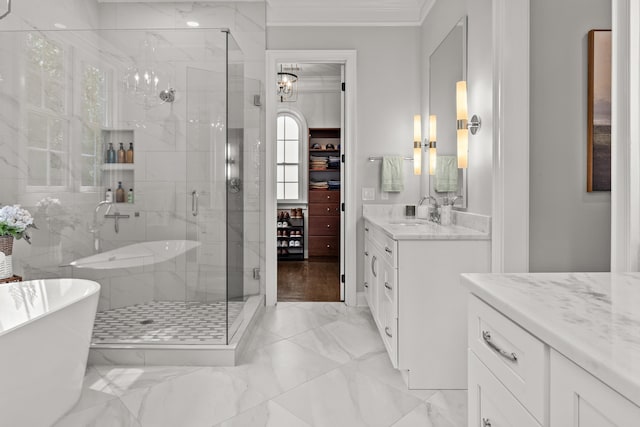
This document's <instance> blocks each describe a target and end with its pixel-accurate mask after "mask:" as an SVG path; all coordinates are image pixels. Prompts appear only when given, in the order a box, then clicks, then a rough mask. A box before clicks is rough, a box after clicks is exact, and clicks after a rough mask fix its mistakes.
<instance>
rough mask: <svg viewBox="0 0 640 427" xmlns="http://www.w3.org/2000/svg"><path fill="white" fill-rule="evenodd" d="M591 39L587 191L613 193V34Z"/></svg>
mask: <svg viewBox="0 0 640 427" xmlns="http://www.w3.org/2000/svg"><path fill="white" fill-rule="evenodd" d="M588 38H589V71H588V96H587V98H588V101H587V102H588V106H587V191H588V192H593V191H611V30H591V31H589V37H588Z"/></svg>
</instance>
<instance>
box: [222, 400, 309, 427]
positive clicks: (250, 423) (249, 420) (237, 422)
mask: <svg viewBox="0 0 640 427" xmlns="http://www.w3.org/2000/svg"><path fill="white" fill-rule="evenodd" d="M215 427H311V426H310V425H309V424H307V423H305V422H304V421H302V420H301V419H300V418H298V417H296V416H295V415H293V414H292V413H291V412H289V411H287V410H286V409H284V408H283V407H282V406H280V405H278V404H277V403H275V402H274V401H272V400H269V401H268V402H265V403H262V404H260V405H258V406H255V407H253V408H251V409H249V410H248V411H245V412H243V413H241V414H240V415H238V416H236V417H233V418H231V419H229V420H226V421H224V422H222V423H220V424H218V425H216V426H215Z"/></svg>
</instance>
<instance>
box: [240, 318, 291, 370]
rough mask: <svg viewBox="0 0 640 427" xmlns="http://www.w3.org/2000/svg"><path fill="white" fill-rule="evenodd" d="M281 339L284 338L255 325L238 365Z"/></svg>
mask: <svg viewBox="0 0 640 427" xmlns="http://www.w3.org/2000/svg"><path fill="white" fill-rule="evenodd" d="M283 339H284V338H283V337H281V336H280V335H277V334H274V333H273V332H270V331H268V330H266V329H265V328H263V327H262V326H260V325H256V326H255V327H254V330H253V331H251V336H250V337H249V341H248V342H247V347H246V349H245V350H244V353H243V355H242V359H241V361H240V363H242V362H246V360H247V358H250V357H251V355H252V354H254V353H255V352H256V351H257V350H259V349H261V348H263V347H266V346H268V345H269V344H273V343H275V342H278V341H281V340H283Z"/></svg>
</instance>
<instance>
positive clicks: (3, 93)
mask: <svg viewBox="0 0 640 427" xmlns="http://www.w3.org/2000/svg"><path fill="white" fill-rule="evenodd" d="M25 3H32V4H31V6H30V7H24V6H25ZM36 3H37V2H34V1H31V2H29V1H27V2H24V3H22V5H21V6H20V7H19V8H18V7H14V13H13V14H12V15H10V18H11V19H10V20H5V21H2V23H0V31H1V30H2V29H5V27H6V29H26V28H34V27H37V28H44V29H47V28H52V27H53V23H52V22H51V21H50V20H48V19H46V18H47V17H55V18H56V19H58V18H60V20H59V21H55V22H63V23H64V22H65V21H63V20H62V18H64V17H66V18H67V20H66V23H70V24H66V23H65V25H68V26H69V27H74V28H92V29H93V28H109V29H118V30H127V29H140V28H146V29H152V28H154V27H156V28H157V27H162V28H187V27H186V24H185V22H184V21H186V20H187V19H190V20H196V21H199V22H200V24H201V28H205V27H215V28H219V27H225V28H229V29H230V30H231V32H232V35H233V36H234V38H235V39H236V40H237V42H238V44H239V45H240V48H241V49H242V50H243V54H244V60H245V65H244V68H245V77H247V79H246V82H245V89H244V99H245V103H244V110H245V113H244V123H243V124H242V125H243V126H244V135H243V140H244V144H243V151H242V153H243V157H244V158H243V160H244V168H243V177H244V179H243V181H244V182H243V186H244V188H243V189H244V193H245V195H244V197H245V200H244V205H245V214H244V229H245V231H244V256H245V264H244V288H245V293H246V294H253V293H256V292H259V291H260V289H264V285H262V286H260V283H259V282H258V281H255V280H254V279H253V278H252V271H253V268H255V267H263V266H264V241H263V238H262V233H260V230H261V229H262V227H263V226H264V224H261V221H262V218H263V217H264V215H262V214H261V212H262V211H261V209H262V207H263V206H264V195H263V194H262V188H263V187H264V171H263V168H262V165H263V164H264V145H263V144H262V143H261V142H262V141H263V139H264V138H263V135H264V119H263V116H264V109H263V107H260V106H255V105H254V104H253V96H254V95H262V96H263V94H264V89H263V88H264V81H263V80H264V77H263V76H264V45H265V24H264V21H265V16H264V3H263V2H243V3H236V4H231V3H229V4H227V3H217V2H216V3H194V4H188V3H180V4H171V3H162V4H151V3H144V4H143V3H135V4H131V3H124V4H121V3H100V4H99V5H96V6H95V8H94V7H88V6H87V5H86V3H92V2H86V1H79V2H74V1H68V0H64V1H60V2H57V4H56V8H53V7H51V6H49V4H48V3H45V4H42V3H39V4H36ZM75 3H82V6H81V7H80V6H79V7H76V6H77V5H75ZM74 5H75V6H74ZM48 8H52V9H56V10H55V11H53V10H52V11H51V13H50V14H47V13H44V12H43V11H42V9H48ZM60 10H63V11H64V10H66V11H67V13H60ZM32 12H33V14H32ZM214 31H215V30H211V31H209V33H210V35H212V34H214ZM134 33H135V35H136V37H138V36H140V34H143V33H144V32H136V31H132V32H128V31H115V32H112V31H101V30H98V31H95V32H91V31H88V32H82V33H73V32H65V31H59V32H56V33H55V36H54V38H56V39H59V40H63V41H66V42H68V43H69V44H70V45H73V46H75V47H74V49H73V51H74V57H76V56H78V53H81V54H86V55H87V56H90V54H93V55H94V56H97V57H99V58H100V59H101V60H102V61H105V62H108V63H109V64H110V65H112V66H113V67H114V69H118V70H123V69H124V68H125V67H124V65H125V64H126V62H127V61H128V60H130V59H131V55H129V58H127V54H123V53H122V52H126V49H125V45H128V47H130V48H135V47H137V46H138V43H137V41H136V42H134V41H133V39H131V36H132V35H133V34H134ZM178 33H182V32H178ZM178 33H173V34H174V36H176V34H178ZM53 34H54V33H52V35H53ZM127 35H128V36H129V37H130V38H129V39H127V37H126V36H127ZM211 37H213V36H211ZM138 38H139V37H138ZM178 38H180V34H178ZM23 39H24V34H23V33H4V34H0V51H1V53H2V54H3V55H4V57H9V58H15V59H16V60H15V61H11V63H10V64H7V63H5V64H3V65H0V75H2V81H1V82H0V148H1V150H0V152H1V153H2V154H0V162H1V163H2V164H3V167H2V168H0V203H3V204H5V203H20V204H22V205H24V206H25V207H27V208H29V210H30V211H32V212H37V211H38V210H41V211H42V210H43V209H44V211H43V212H41V214H42V215H40V218H39V220H38V225H39V227H40V230H37V231H35V232H34V244H33V245H31V246H29V245H26V244H24V243H23V242H18V243H17V244H16V248H15V252H14V267H15V270H16V273H18V274H23V275H25V276H26V278H36V277H38V278H39V277H56V276H71V275H73V276H77V277H87V278H92V279H96V280H98V281H99V282H100V283H101V284H103V292H102V295H101V301H100V309H106V308H110V307H118V306H122V305H130V304H132V303H138V302H143V301H146V300H149V299H184V298H189V299H195V298H198V299H201V298H207V295H208V296H209V297H212V298H213V297H214V295H216V294H218V293H219V292H220V289H223V286H222V288H221V285H222V282H221V281H220V280H217V281H216V280H215V279H212V280H205V281H204V282H203V281H202V280H198V277H200V278H208V279H211V278H215V277H216V274H213V275H212V274H210V273H211V271H210V270H211V269H213V270H217V269H220V268H222V266H221V265H220V260H221V259H223V258H224V251H222V252H219V251H218V252H217V251H216V246H217V247H220V246H221V244H220V242H221V241H222V240H221V239H222V237H223V236H224V233H223V231H222V230H223V229H224V224H223V222H222V220H221V216H220V215H219V213H218V214H217V213H216V209H217V208H216V206H218V204H216V203H215V199H216V198H218V200H219V197H220V195H219V194H218V195H217V196H216V195H212V197H213V199H211V200H209V201H208V203H209V206H211V207H213V208H212V209H211V210H210V211H209V212H208V214H207V217H208V220H207V221H208V224H211V225H210V226H209V227H207V229H206V233H208V235H207V236H206V239H202V241H203V246H202V247H201V248H199V249H198V250H197V252H196V251H191V252H190V253H187V254H186V255H183V256H179V257H177V258H175V259H173V260H170V261H166V262H164V263H162V264H156V265H153V266H151V265H142V266H140V267H136V268H132V269H128V270H126V271H122V270H120V271H109V270H92V271H90V270H78V269H75V268H74V269H72V268H71V267H68V266H67V267H65V265H66V264H68V263H69V262H70V261H72V260H74V259H77V258H81V257H84V256H88V255H91V254H93V253H94V252H95V250H94V233H92V231H91V229H92V222H93V210H94V207H95V205H96V203H97V201H99V200H101V199H102V198H103V192H102V191H103V190H102V188H101V189H100V190H97V191H82V190H81V189H80V186H79V184H78V182H79V181H80V174H79V172H78V170H76V169H75V166H77V164H76V163H77V162H73V161H69V162H68V163H67V164H64V165H63V166H62V168H63V169H64V171H65V173H67V175H68V176H69V177H70V178H69V186H68V188H66V189H56V190H55V191H51V190H52V189H51V188H39V189H34V188H32V187H33V186H27V177H28V176H29V174H30V173H33V171H29V170H28V165H27V156H26V149H25V146H26V142H27V140H28V139H29V138H30V136H29V134H28V132H26V131H25V129H26V127H25V117H24V110H25V108H24V102H25V101H24V85H23V84H22V85H21V84H10V83H9V82H16V83H18V82H20V81H22V80H21V79H22V77H23V73H24V69H22V68H21V67H20V66H19V65H18V64H20V63H21V61H20V60H19V58H21V57H22V56H23V55H24V52H23V46H24V40H23ZM165 41H166V40H165ZM205 46H206V48H207V49H209V50H210V52H211V55H212V56H214V55H215V54H216V53H220V47H219V46H217V42H213V41H211V40H209V41H206V43H205ZM181 47H182V46H181ZM176 50H178V49H176ZM97 52H99V53H97ZM80 56H81V55H80ZM186 62H187V61H186V60H184V59H181V60H174V62H173V63H172V64H171V65H172V70H171V71H172V73H174V75H175V77H176V82H180V81H182V82H185V81H186V72H187V71H186V70H187V67H188V66H187V65H186ZM189 65H190V66H191V67H194V68H197V67H198V66H199V65H200V64H198V61H196V60H193V59H191V63H190V64H189ZM220 67H221V68H220V70H223V65H222V64H221V65H220ZM203 68H205V69H208V68H211V64H208V66H207V67H203ZM214 68H215V67H214ZM213 71H214V72H215V71H217V70H215V69H214V70H213ZM117 73H118V71H117V70H116V71H114V74H117ZM75 77H77V76H75ZM69 79H71V80H72V79H73V77H69ZM117 79H118V77H117V76H114V81H117ZM70 83H73V82H72V81H70ZM176 86H177V87H176V90H177V95H176V102H174V103H173V104H171V105H169V104H165V105H161V106H158V107H154V108H152V109H149V110H145V109H143V108H140V106H139V105H136V104H135V103H133V102H131V101H130V100H128V99H126V98H125V97H123V96H122V95H118V94H117V93H115V92H114V94H113V96H114V99H116V102H115V103H114V107H115V108H113V109H112V110H111V111H110V115H109V123H108V126H107V127H108V128H109V129H124V130H126V131H125V132H124V133H122V134H118V133H117V132H114V135H116V136H115V139H121V138H124V139H125V142H128V141H127V137H128V135H133V139H134V140H135V141H134V146H135V149H136V156H135V166H134V171H133V178H131V179H130V180H131V181H132V182H130V183H127V182H126V181H127V177H126V176H125V177H124V178H123V181H125V186H127V189H128V188H129V187H130V186H131V187H133V188H134V191H135V197H136V203H135V205H131V206H128V205H119V206H118V208H119V210H120V212H121V213H125V214H126V213H128V214H130V219H128V220H122V221H121V222H120V226H121V229H120V232H119V233H117V234H116V233H115V231H114V229H113V223H112V220H108V221H105V223H103V224H102V226H101V227H100V229H99V232H98V234H99V237H100V251H104V250H108V249H112V248H117V247H120V246H123V245H126V244H130V243H135V242H139V241H144V240H158V239H172V238H175V239H183V238H185V236H186V238H188V239H193V238H196V237H198V236H196V235H195V234H194V233H198V231H194V227H193V221H192V219H191V218H189V216H190V212H187V209H188V208H187V206H190V202H189V200H188V198H189V197H190V196H189V188H188V185H187V180H188V173H189V172H190V171H192V166H193V156H191V158H190V157H189V155H188V154H187V150H186V148H187V145H188V144H189V142H188V141H191V140H192V139H191V136H190V129H191V130H193V129H192V128H189V125H188V123H189V119H190V118H193V117H190V115H189V113H188V106H187V103H186V102H185V100H184V97H182V99H180V98H181V96H180V90H181V89H182V92H183V93H185V92H186V91H185V89H186V88H185V87H182V88H181V87H179V83H178V84H176ZM112 89H113V88H112ZM114 90H115V89H114ZM70 105H75V104H73V102H72V103H71V104H70ZM75 106H76V107H77V105H75ZM116 106H117V107H116ZM213 110H214V109H211V108H210V109H209V111H208V113H207V114H208V115H209V117H208V119H217V114H216V117H213V115H214V114H213V113H212V111H213ZM73 111H74V112H73V113H72V118H71V119H70V121H69V123H70V126H69V129H70V131H69V134H68V135H66V136H68V137H69V139H68V141H69V143H70V151H73V150H78V145H79V144H80V143H81V141H79V140H78V138H74V137H73V129H74V125H77V124H78V123H79V122H80V119H79V117H77V114H78V113H76V111H75V110H73ZM234 126H239V124H234ZM211 132H212V131H211V130H208V133H207V135H208V137H209V138H211V139H212V140H215V139H216V136H215V135H214V134H212V133H211ZM214 132H215V131H214ZM102 178H103V179H104V177H102ZM116 180H117V177H116ZM112 181H113V179H112ZM112 189H114V188H112ZM47 197H50V198H54V199H57V200H59V202H60V203H59V204H57V202H54V203H53V204H51V203H49V204H48V206H46V205H47ZM43 201H44V202H43ZM38 202H40V204H41V205H45V206H44V208H43V207H42V206H40V207H38V206H37V205H38ZM204 202H207V201H206V200H204ZM103 212H104V211H102V213H103ZM136 212H138V213H139V216H136V215H135V214H136ZM37 219H38V218H37ZM195 230H197V228H196V229H195ZM201 232H202V230H200V233H201ZM199 237H200V238H201V237H202V234H201V235H200V236H199ZM194 252H196V253H195V254H194ZM203 259H207V260H215V261H214V262H212V263H209V265H208V267H207V268H205V271H202V267H201V264H199V261H201V260H203ZM217 277H220V276H219V275H218V276H217ZM132 284H134V285H132Z"/></svg>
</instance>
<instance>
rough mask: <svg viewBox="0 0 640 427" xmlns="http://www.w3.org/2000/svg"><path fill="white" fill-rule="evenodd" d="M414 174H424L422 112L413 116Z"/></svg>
mask: <svg viewBox="0 0 640 427" xmlns="http://www.w3.org/2000/svg"><path fill="white" fill-rule="evenodd" d="M413 174H414V175H421V174H422V120H421V118H420V114H416V115H415V116H413Z"/></svg>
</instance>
